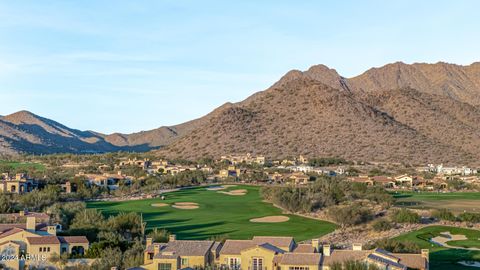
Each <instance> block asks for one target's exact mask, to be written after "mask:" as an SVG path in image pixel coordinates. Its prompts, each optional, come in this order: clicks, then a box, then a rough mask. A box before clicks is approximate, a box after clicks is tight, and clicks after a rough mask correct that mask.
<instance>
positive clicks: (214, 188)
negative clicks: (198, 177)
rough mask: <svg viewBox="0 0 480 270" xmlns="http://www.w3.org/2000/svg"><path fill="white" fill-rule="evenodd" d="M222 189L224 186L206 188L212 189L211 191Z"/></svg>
mask: <svg viewBox="0 0 480 270" xmlns="http://www.w3.org/2000/svg"><path fill="white" fill-rule="evenodd" d="M224 189H226V187H224V186H216V187H209V188H207V190H213V191H215V190H224Z"/></svg>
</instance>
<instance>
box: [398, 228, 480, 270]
mask: <svg viewBox="0 0 480 270" xmlns="http://www.w3.org/2000/svg"><path fill="white" fill-rule="evenodd" d="M442 232H450V233H451V234H459V235H465V236H466V237H467V238H468V240H463V241H451V242H448V244H451V245H455V246H464V247H477V245H479V244H480V240H478V239H479V238H480V231H477V230H470V229H463V228H456V227H448V226H430V227H426V228H423V229H420V230H417V231H414V232H410V233H407V234H403V235H400V236H399V237H396V238H395V239H396V240H399V241H409V242H414V243H416V244H417V245H418V246H419V247H420V248H428V249H430V253H431V255H430V269H438V270H463V269H465V270H467V269H476V268H473V267H466V266H462V265H460V264H458V262H460V261H480V251H472V250H461V249H450V248H445V247H441V246H439V245H436V244H433V243H431V242H430V239H432V238H433V237H435V236H439V235H440V234H441V233H442Z"/></svg>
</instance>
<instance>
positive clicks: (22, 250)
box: [0, 215, 89, 270]
mask: <svg viewBox="0 0 480 270" xmlns="http://www.w3.org/2000/svg"><path fill="white" fill-rule="evenodd" d="M88 248H89V242H88V240H87V238H86V237H85V236H57V226H56V225H48V223H37V220H36V216H34V215H31V216H27V217H26V222H25V223H8V224H0V254H8V255H11V256H18V257H19V258H20V259H19V260H0V265H2V266H3V267H6V268H8V269H17V270H18V269H24V268H25V266H27V267H28V266H32V267H36V268H37V269H44V268H46V267H47V266H50V262H49V260H48V259H49V258H50V257H52V256H53V255H54V254H57V255H61V254H84V253H85V252H86V251H87V250H88ZM24 254H28V256H29V257H30V260H27V259H21V258H22V255H23V256H24Z"/></svg>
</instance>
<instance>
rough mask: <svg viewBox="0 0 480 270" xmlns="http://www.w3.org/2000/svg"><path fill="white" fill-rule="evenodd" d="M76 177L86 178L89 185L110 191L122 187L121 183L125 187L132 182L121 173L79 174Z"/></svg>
mask: <svg viewBox="0 0 480 270" xmlns="http://www.w3.org/2000/svg"><path fill="white" fill-rule="evenodd" d="M75 176H78V177H85V179H86V183H87V185H90V186H91V185H95V186H98V187H103V188H108V189H109V190H115V189H118V188H119V187H120V184H121V182H123V184H125V185H129V184H131V182H132V178H131V177H128V176H125V175H122V174H121V172H118V173H117V174H110V173H104V174H85V173H79V174H76V175H75Z"/></svg>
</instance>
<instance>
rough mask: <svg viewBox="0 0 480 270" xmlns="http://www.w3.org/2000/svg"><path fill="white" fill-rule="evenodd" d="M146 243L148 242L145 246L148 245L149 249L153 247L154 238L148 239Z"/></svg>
mask: <svg viewBox="0 0 480 270" xmlns="http://www.w3.org/2000/svg"><path fill="white" fill-rule="evenodd" d="M145 242H146V243H145V244H146V246H147V247H148V246H151V245H152V244H153V238H147V239H146V241H145Z"/></svg>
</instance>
